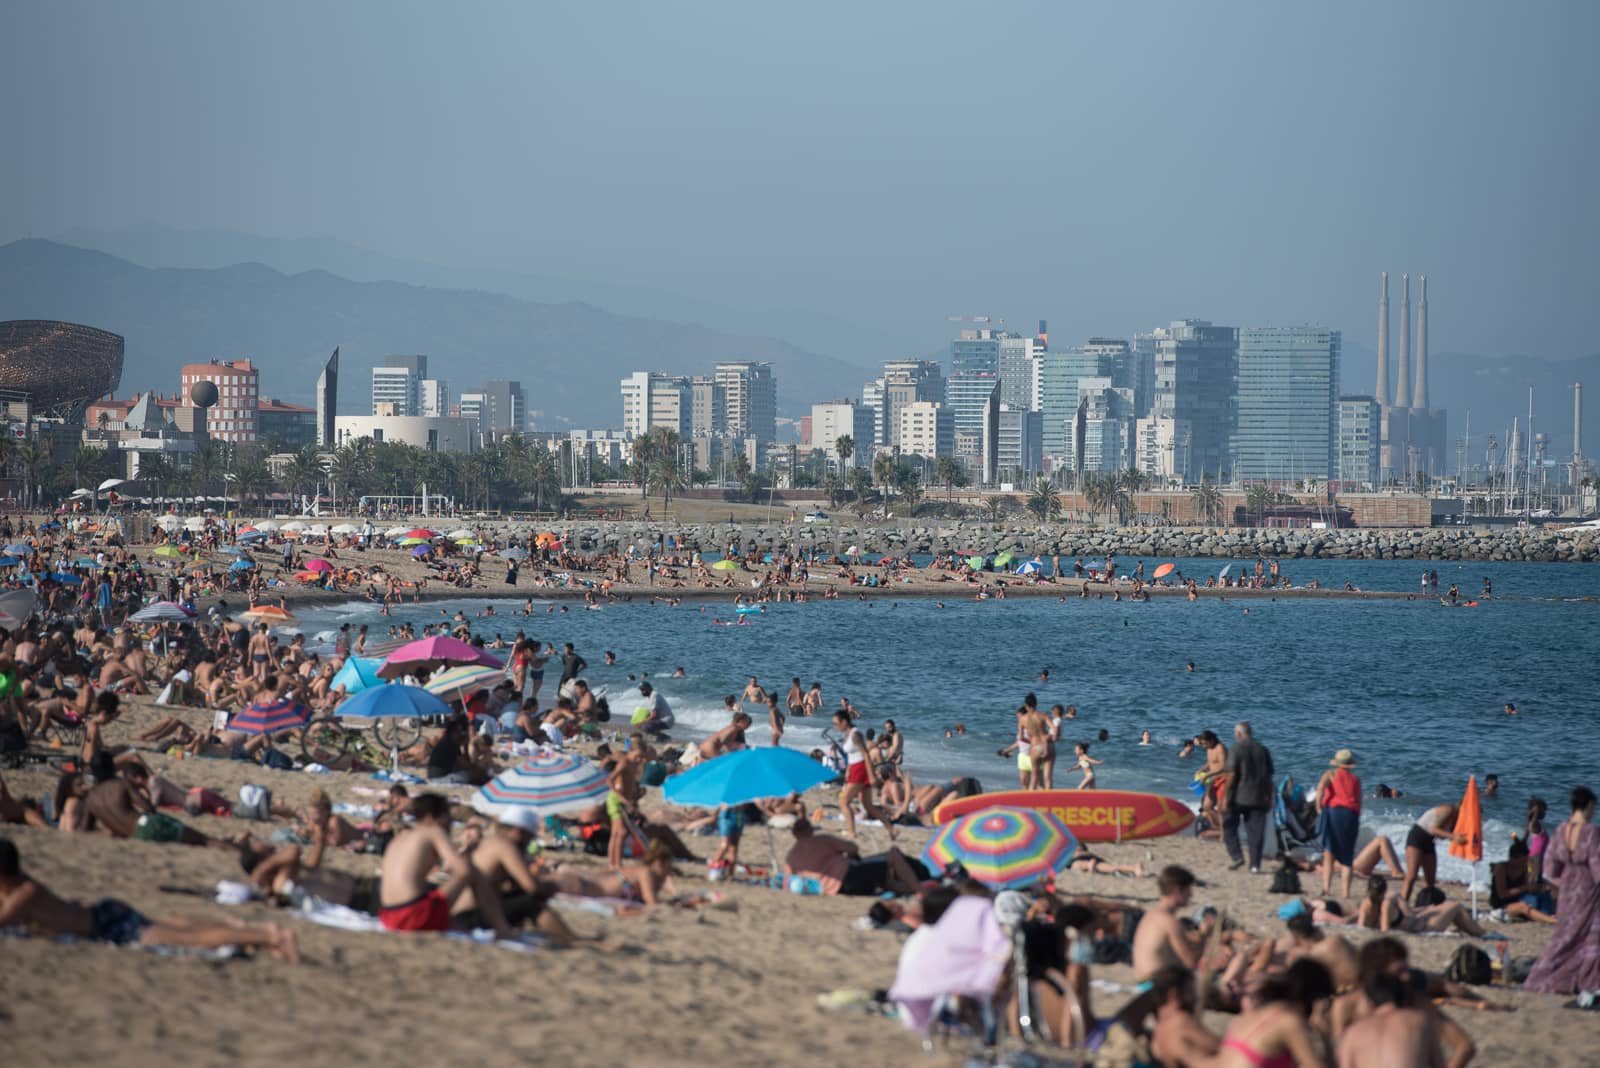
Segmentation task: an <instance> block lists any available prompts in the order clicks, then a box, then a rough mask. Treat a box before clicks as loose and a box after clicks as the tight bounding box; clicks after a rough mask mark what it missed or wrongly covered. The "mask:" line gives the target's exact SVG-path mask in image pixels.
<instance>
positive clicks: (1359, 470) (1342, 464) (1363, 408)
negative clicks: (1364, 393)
mask: <svg viewBox="0 0 1600 1068" xmlns="http://www.w3.org/2000/svg"><path fill="white" fill-rule="evenodd" d="M1380 407H1381V406H1380V405H1379V404H1378V401H1377V400H1376V398H1373V397H1340V398H1339V470H1338V473H1337V475H1336V476H1335V477H1337V478H1338V480H1339V481H1340V482H1342V483H1344V485H1345V487H1346V488H1347V489H1349V488H1356V489H1359V488H1361V487H1363V486H1366V487H1371V488H1373V489H1376V488H1377V487H1378V486H1379V485H1380V482H1379V474H1378V445H1379V440H1378V439H1379V436H1380V433H1381V430H1382V427H1381V423H1380V416H1379V409H1380Z"/></svg>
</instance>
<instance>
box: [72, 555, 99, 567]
mask: <svg viewBox="0 0 1600 1068" xmlns="http://www.w3.org/2000/svg"><path fill="white" fill-rule="evenodd" d="M99 564H100V561H98V560H96V559H95V558H94V557H92V556H80V557H78V558H77V559H76V560H74V561H72V566H73V567H98V566H99Z"/></svg>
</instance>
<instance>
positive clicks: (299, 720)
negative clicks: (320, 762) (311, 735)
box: [228, 697, 311, 734]
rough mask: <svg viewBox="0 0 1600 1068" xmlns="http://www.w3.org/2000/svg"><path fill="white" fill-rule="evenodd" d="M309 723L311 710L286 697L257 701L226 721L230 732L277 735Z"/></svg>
mask: <svg viewBox="0 0 1600 1068" xmlns="http://www.w3.org/2000/svg"><path fill="white" fill-rule="evenodd" d="M310 722H311V709H309V708H307V707H306V706H305V705H303V704H301V703H300V702H299V701H294V700H291V699H289V698H287V697H278V698H273V699H271V700H267V701H257V702H255V703H254V704H252V705H249V706H248V707H246V708H245V709H244V711H242V712H240V713H239V714H238V715H236V716H234V717H233V718H232V719H230V720H229V721H228V729H229V730H230V731H240V732H242V733H244V734H277V733H279V732H280V731H294V730H299V729H300V728H301V727H304V726H305V725H306V724H307V723H310Z"/></svg>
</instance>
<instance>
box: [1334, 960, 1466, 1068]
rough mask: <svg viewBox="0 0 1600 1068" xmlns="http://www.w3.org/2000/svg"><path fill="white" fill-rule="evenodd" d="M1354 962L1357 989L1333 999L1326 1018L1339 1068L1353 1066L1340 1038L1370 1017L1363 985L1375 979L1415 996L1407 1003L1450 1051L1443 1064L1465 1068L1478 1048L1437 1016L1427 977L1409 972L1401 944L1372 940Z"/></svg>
mask: <svg viewBox="0 0 1600 1068" xmlns="http://www.w3.org/2000/svg"><path fill="white" fill-rule="evenodd" d="M1358 960H1359V967H1360V972H1361V987H1360V988H1359V989H1356V990H1352V991H1350V992H1349V993H1348V994H1344V995H1342V996H1340V997H1336V998H1334V999H1333V1008H1332V1010H1331V1011H1330V1012H1329V1015H1328V1022H1329V1025H1330V1029H1331V1033H1332V1036H1333V1041H1334V1043H1335V1045H1336V1046H1340V1047H1341V1057H1340V1061H1339V1063H1340V1064H1341V1065H1343V1064H1345V1063H1353V1062H1346V1061H1345V1060H1344V1058H1343V1056H1342V1046H1343V1043H1344V1036H1345V1035H1346V1034H1347V1033H1348V1032H1349V1031H1350V1029H1351V1028H1353V1027H1354V1026H1355V1024H1356V1023H1357V1022H1358V1021H1360V1020H1363V1019H1365V1018H1366V1017H1368V1016H1370V1015H1371V1014H1372V1013H1373V1012H1374V1010H1375V1008H1376V1006H1375V1004H1374V1003H1373V1002H1372V1001H1371V1000H1370V999H1369V998H1368V996H1367V993H1366V985H1367V983H1368V982H1370V981H1371V980H1373V979H1374V978H1375V977H1377V976H1380V975H1388V976H1391V977H1393V978H1396V979H1398V980H1400V982H1401V983H1403V984H1404V985H1405V986H1407V987H1409V988H1410V990H1411V993H1412V994H1413V995H1415V996H1414V998H1413V1000H1412V1003H1411V1004H1412V1006H1414V1007H1416V1008H1417V1009H1420V1010H1421V1011H1422V1012H1423V1013H1425V1014H1427V1015H1428V1016H1429V1017H1430V1018H1432V1020H1433V1021H1434V1025H1435V1027H1436V1028H1437V1034H1438V1037H1439V1039H1440V1041H1442V1042H1443V1044H1444V1045H1445V1046H1446V1047H1448V1048H1449V1050H1450V1058H1449V1060H1448V1061H1447V1062H1445V1063H1446V1064H1447V1065H1448V1066H1449V1068H1465V1066H1466V1064H1467V1063H1468V1062H1469V1061H1471V1060H1472V1058H1473V1056H1474V1055H1476V1054H1477V1052H1478V1048H1477V1046H1476V1045H1475V1044H1474V1043H1473V1041H1472V1038H1471V1036H1470V1035H1468V1034H1467V1033H1466V1031H1464V1030H1462V1028H1461V1026H1460V1025H1459V1024H1457V1023H1456V1022H1455V1021H1454V1020H1452V1019H1450V1017H1448V1016H1446V1015H1445V1014H1444V1013H1442V1012H1440V1011H1439V1009H1438V1008H1437V1007H1436V1006H1435V1004H1434V1001H1433V997H1434V996H1435V995H1434V992H1433V991H1432V990H1431V989H1430V986H1432V983H1431V981H1430V980H1431V977H1430V976H1428V975H1427V974H1426V973H1424V972H1420V971H1414V970H1412V968H1411V965H1410V962H1409V961H1408V959H1407V954H1406V947H1405V944H1404V943H1402V942H1400V941H1399V940H1398V939H1395V938H1388V937H1385V938H1374V939H1373V940H1372V941H1370V942H1368V943H1367V944H1366V945H1364V946H1362V947H1361V952H1360V954H1359V956H1358ZM1440 993H1441V994H1442V995H1444V996H1445V997H1447V998H1448V997H1449V992H1448V991H1447V990H1446V991H1441V992H1440ZM1474 1004H1476V1005H1478V1006H1479V1007H1484V1006H1488V1005H1489V1003H1488V1002H1483V1001H1476V1002H1474ZM1408 1007H1410V1006H1408ZM1366 1063H1396V1064H1404V1063H1407V1062H1404V1061H1392V1062H1391V1061H1376V1062H1366ZM1415 1063H1419V1064H1433V1063H1435V1062H1432V1061H1419V1062H1415Z"/></svg>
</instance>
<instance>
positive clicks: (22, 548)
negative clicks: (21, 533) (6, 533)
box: [4, 541, 33, 556]
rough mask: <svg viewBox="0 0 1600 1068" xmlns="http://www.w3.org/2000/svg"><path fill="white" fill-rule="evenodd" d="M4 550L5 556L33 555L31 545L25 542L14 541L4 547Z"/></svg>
mask: <svg viewBox="0 0 1600 1068" xmlns="http://www.w3.org/2000/svg"><path fill="white" fill-rule="evenodd" d="M4 552H5V554H6V555H7V556H31V555H33V546H31V545H28V544H26V543H25V542H20V541H14V542H12V543H11V544H10V545H7V546H6V547H5V549H4Z"/></svg>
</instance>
